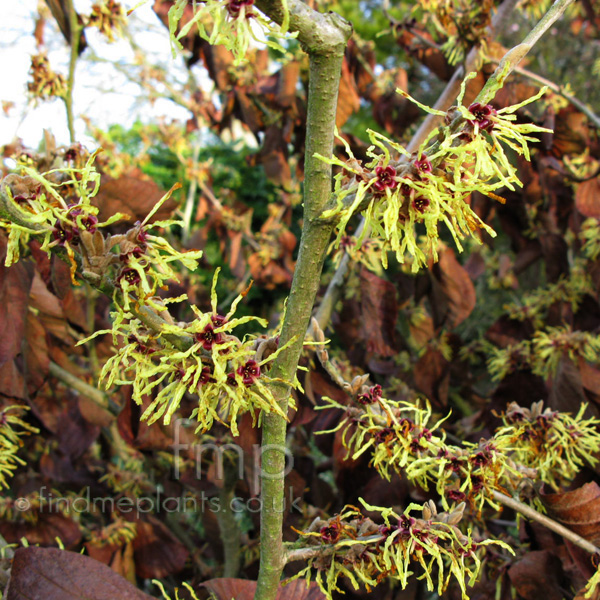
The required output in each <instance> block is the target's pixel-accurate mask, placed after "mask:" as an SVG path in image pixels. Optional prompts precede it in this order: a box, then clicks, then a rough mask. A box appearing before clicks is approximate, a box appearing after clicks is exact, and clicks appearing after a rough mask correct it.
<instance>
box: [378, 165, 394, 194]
mask: <svg viewBox="0 0 600 600" xmlns="http://www.w3.org/2000/svg"><path fill="white" fill-rule="evenodd" d="M375 175H376V176H377V179H376V180H375V183H374V184H373V188H374V189H375V191H376V192H379V193H383V192H385V190H386V188H389V189H390V190H394V189H396V187H397V186H398V182H397V181H396V179H395V177H396V169H394V167H392V166H391V165H388V166H387V167H376V168H375Z"/></svg>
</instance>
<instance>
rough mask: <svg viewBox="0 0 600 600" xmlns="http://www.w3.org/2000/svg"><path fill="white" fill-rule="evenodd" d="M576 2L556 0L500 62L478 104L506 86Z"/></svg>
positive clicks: (479, 97)
mask: <svg viewBox="0 0 600 600" xmlns="http://www.w3.org/2000/svg"><path fill="white" fill-rule="evenodd" d="M573 2H574V0H556V2H555V3H554V4H553V5H552V6H551V7H550V8H549V9H548V12H547V13H546V14H545V15H544V16H543V17H542V18H541V19H540V21H539V22H538V24H537V25H536V26H535V27H534V28H533V29H532V30H531V31H530V32H529V34H528V35H527V37H526V38H525V39H524V40H523V41H522V42H521V43H520V44H519V45H518V46H515V47H514V48H512V49H511V50H509V51H508V52H507V53H506V54H505V56H504V58H503V59H502V60H501V61H500V64H499V65H498V68H497V69H496V70H495V71H494V73H493V75H492V76H491V77H490V78H489V79H488V80H487V82H486V84H485V86H484V87H483V89H482V90H481V92H480V94H479V95H478V96H477V99H476V102H480V103H481V104H487V103H488V102H490V101H491V100H492V99H493V98H494V96H495V95H496V91H497V90H498V89H499V88H501V87H502V86H503V85H504V82H505V81H506V79H507V77H508V76H509V75H510V74H511V73H512V72H513V71H514V70H515V68H516V67H517V66H518V65H519V63H520V62H521V61H522V60H523V59H524V58H525V56H527V54H528V53H529V51H530V50H531V49H532V48H533V47H534V46H535V44H536V43H537V42H538V41H539V39H540V38H541V37H542V36H543V35H544V34H545V33H546V31H548V29H550V27H552V25H554V23H555V22H556V21H557V20H558V19H560V17H562V15H563V13H564V12H565V10H567V8H568V6H569V5H570V4H573Z"/></svg>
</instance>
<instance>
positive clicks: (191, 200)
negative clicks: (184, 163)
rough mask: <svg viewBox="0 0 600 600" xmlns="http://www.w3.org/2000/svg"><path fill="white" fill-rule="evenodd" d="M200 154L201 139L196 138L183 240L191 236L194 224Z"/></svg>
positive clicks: (184, 214)
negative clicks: (193, 215)
mask: <svg viewBox="0 0 600 600" xmlns="http://www.w3.org/2000/svg"><path fill="white" fill-rule="evenodd" d="M199 156H200V140H196V141H195V142H194V145H193V150H192V167H191V169H190V173H191V175H192V181H191V183H190V189H189V190H188V195H187V199H186V201H185V208H184V211H183V235H182V237H183V241H184V243H185V242H187V241H188V240H189V238H190V228H191V225H192V213H193V212H194V201H195V199H196V191H197V190H198V177H199V175H198V174H197V173H196V167H197V166H198V158H199Z"/></svg>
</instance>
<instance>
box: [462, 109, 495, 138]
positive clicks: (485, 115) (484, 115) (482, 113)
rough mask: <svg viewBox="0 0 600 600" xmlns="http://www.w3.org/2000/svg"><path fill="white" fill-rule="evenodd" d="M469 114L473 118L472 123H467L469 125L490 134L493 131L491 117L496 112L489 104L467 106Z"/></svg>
mask: <svg viewBox="0 0 600 600" xmlns="http://www.w3.org/2000/svg"><path fill="white" fill-rule="evenodd" d="M469 112H470V113H471V114H472V115H473V116H474V117H475V120H474V121H469V123H471V125H475V123H477V125H478V126H479V129H482V130H483V131H487V132H488V133H491V132H492V130H493V129H494V121H493V117H495V116H496V114H497V112H496V109H495V108H494V107H493V106H490V105H489V104H481V103H480V102H474V103H473V104H471V106H469Z"/></svg>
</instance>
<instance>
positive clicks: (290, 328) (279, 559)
mask: <svg viewBox="0 0 600 600" xmlns="http://www.w3.org/2000/svg"><path fill="white" fill-rule="evenodd" d="M288 4H289V10H290V25H291V29H292V30H296V31H298V32H299V36H298V37H299V39H300V41H301V43H302V44H303V46H304V48H305V50H306V51H307V52H308V54H309V57H310V71H309V77H310V79H309V93H308V114H307V129H306V160H305V179H304V225H303V228H302V237H301V239H300V250H299V254H298V260H297V262H296V269H295V271H294V279H293V281H292V289H291V292H290V296H289V298H288V302H287V308H286V313H285V319H284V322H283V327H282V331H281V337H280V344H286V343H287V342H289V341H290V340H293V342H292V343H291V344H290V346H289V347H288V348H287V349H286V350H285V351H284V352H282V353H281V354H280V355H279V356H278V358H277V359H276V361H275V362H274V364H273V367H272V369H271V373H270V376H271V377H273V378H276V379H278V380H280V381H286V382H289V381H292V380H293V379H294V377H295V376H296V370H297V368H298V360H299V358H300V352H301V351H302V343H303V340H304V335H305V333H306V330H307V328H308V323H309V320H310V316H311V313H312V309H313V306H314V302H315V298H316V295H317V291H318V289H319V281H320V278H321V271H322V268H323V261H324V259H325V252H326V249H327V246H328V244H329V239H330V236H331V231H332V225H331V224H329V223H325V222H323V221H321V220H320V219H319V216H320V214H321V212H322V211H323V208H324V206H325V204H326V203H327V201H328V200H329V198H330V196H331V166H330V165H328V164H326V163H324V162H322V161H320V160H318V159H316V158H315V157H314V156H315V153H318V154H321V155H323V156H331V155H332V153H333V137H334V126H335V117H336V110H337V98H338V89H339V81H340V74H341V67H342V60H343V57H344V50H345V47H346V43H347V40H348V38H349V37H350V33H351V28H350V26H349V25H348V24H347V23H346V22H345V21H344V20H343V19H341V18H340V17H338V16H337V15H333V14H329V15H322V14H320V13H317V12H314V11H312V10H310V9H308V7H307V6H306V5H305V4H303V3H301V2H289V3H288ZM258 6H259V7H260V8H261V9H262V10H264V11H265V12H267V14H268V15H269V16H270V17H271V18H274V19H275V20H279V18H280V13H279V12H278V11H279V9H280V6H281V5H280V4H279V3H278V2H268V1H265V2H263V3H259V4H258ZM309 11H310V12H309ZM273 391H274V394H275V397H276V398H277V399H278V401H279V404H280V406H281V408H282V409H283V411H284V412H287V407H288V398H289V394H290V388H289V385H286V384H284V383H279V384H274V390H273ZM286 425H287V424H286V421H285V420H284V419H283V418H282V417H279V416H278V415H276V414H274V413H271V414H268V415H264V419H263V438H262V472H261V476H262V481H261V499H262V511H261V535H260V571H259V576H258V585H257V587H256V595H255V600H273V599H274V598H275V596H276V595H277V588H278V586H279V580H280V578H281V572H282V569H283V566H284V564H285V557H284V548H283V540H282V528H283V517H284V507H285V494H284V471H285V443H286Z"/></svg>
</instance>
